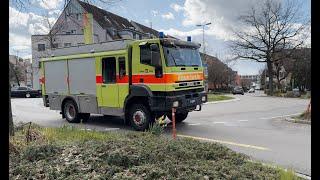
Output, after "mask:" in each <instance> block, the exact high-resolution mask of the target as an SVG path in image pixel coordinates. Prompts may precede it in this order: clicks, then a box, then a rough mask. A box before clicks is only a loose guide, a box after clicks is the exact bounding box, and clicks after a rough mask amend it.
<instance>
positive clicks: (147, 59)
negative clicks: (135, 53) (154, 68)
mask: <svg viewBox="0 0 320 180" xmlns="http://www.w3.org/2000/svg"><path fill="white" fill-rule="evenodd" d="M150 45H151V44H146V45H143V46H140V62H141V63H142V64H147V65H151V49H150ZM157 53H160V51H158V52H157Z"/></svg>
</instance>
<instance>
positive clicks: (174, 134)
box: [172, 107, 177, 139]
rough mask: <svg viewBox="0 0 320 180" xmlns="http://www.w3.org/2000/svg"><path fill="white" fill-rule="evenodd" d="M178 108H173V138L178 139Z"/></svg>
mask: <svg viewBox="0 0 320 180" xmlns="http://www.w3.org/2000/svg"><path fill="white" fill-rule="evenodd" d="M175 112H176V109H175V108H174V107H173V108H172V136H173V139H176V136H177V130H176V116H175Z"/></svg>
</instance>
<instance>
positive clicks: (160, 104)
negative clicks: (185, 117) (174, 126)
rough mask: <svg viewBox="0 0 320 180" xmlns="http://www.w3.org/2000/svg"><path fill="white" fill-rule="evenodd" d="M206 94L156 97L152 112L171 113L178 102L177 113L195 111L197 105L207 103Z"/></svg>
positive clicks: (153, 99) (152, 102) (153, 101)
mask: <svg viewBox="0 0 320 180" xmlns="http://www.w3.org/2000/svg"><path fill="white" fill-rule="evenodd" d="M207 100H208V97H207V93H206V92H197V93H189V94H184V95H176V96H154V97H152V98H151V105H150V107H151V110H152V111H162V112H166V111H170V110H171V109H172V106H173V103H174V102H175V101H178V107H177V108H176V109H177V111H193V110H195V109H196V107H197V105H201V104H203V103H205V102H207Z"/></svg>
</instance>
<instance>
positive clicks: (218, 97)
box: [208, 94, 234, 102]
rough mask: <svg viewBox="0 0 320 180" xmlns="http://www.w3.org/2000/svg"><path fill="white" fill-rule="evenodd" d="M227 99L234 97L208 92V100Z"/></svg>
mask: <svg viewBox="0 0 320 180" xmlns="http://www.w3.org/2000/svg"><path fill="white" fill-rule="evenodd" d="M229 99H234V97H230V96H225V95H217V94H208V102H213V101H223V100H229Z"/></svg>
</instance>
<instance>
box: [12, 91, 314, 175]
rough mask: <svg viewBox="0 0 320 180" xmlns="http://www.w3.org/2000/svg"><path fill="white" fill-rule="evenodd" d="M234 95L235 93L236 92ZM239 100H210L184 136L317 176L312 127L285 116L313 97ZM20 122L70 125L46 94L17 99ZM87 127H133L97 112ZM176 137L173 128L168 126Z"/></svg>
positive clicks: (183, 129)
mask: <svg viewBox="0 0 320 180" xmlns="http://www.w3.org/2000/svg"><path fill="white" fill-rule="evenodd" d="M231 96H232V95H231ZM234 96H235V97H237V98H239V99H240V100H238V101H232V102H221V103H216V104H206V105H204V106H203V107H202V111H200V112H192V113H190V114H189V116H188V118H187V119H186V120H185V121H184V122H183V123H181V124H178V125H177V132H178V137H191V138H194V139H199V140H205V141H211V142H219V143H222V144H224V145H226V146H228V147H229V148H231V149H233V150H235V151H237V152H241V153H244V154H247V155H249V156H250V157H252V159H254V160H258V161H261V162H265V163H269V164H270V163H271V164H273V165H276V166H282V167H285V168H289V169H293V170H295V171H296V172H300V173H303V174H307V175H311V127H310V125H307V124H297V123H290V122H287V121H284V120H283V118H281V117H283V116H288V115H293V114H299V113H301V112H303V111H304V110H305V109H306V108H307V105H308V103H309V100H304V99H297V98H275V97H266V96H264V95H262V93H261V92H256V93H254V94H245V95H234ZM12 108H13V109H12V111H13V118H14V122H15V123H17V122H29V121H32V122H34V123H37V124H39V125H42V126H48V127H60V126H62V125H64V124H68V123H67V122H66V121H65V120H64V119H61V115H60V114H59V112H58V111H52V110H49V108H46V107H43V104H42V99H41V98H29V99H24V98H22V99H12ZM75 126H79V127H81V128H86V129H96V130H120V131H123V130H124V131H126V130H131V128H130V127H128V126H125V125H124V123H123V120H122V119H121V118H119V117H111V116H101V115H92V116H91V118H90V120H89V121H88V122H87V123H85V124H82V125H81V124H75ZM166 133H167V134H168V135H170V133H171V129H170V127H167V129H166Z"/></svg>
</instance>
